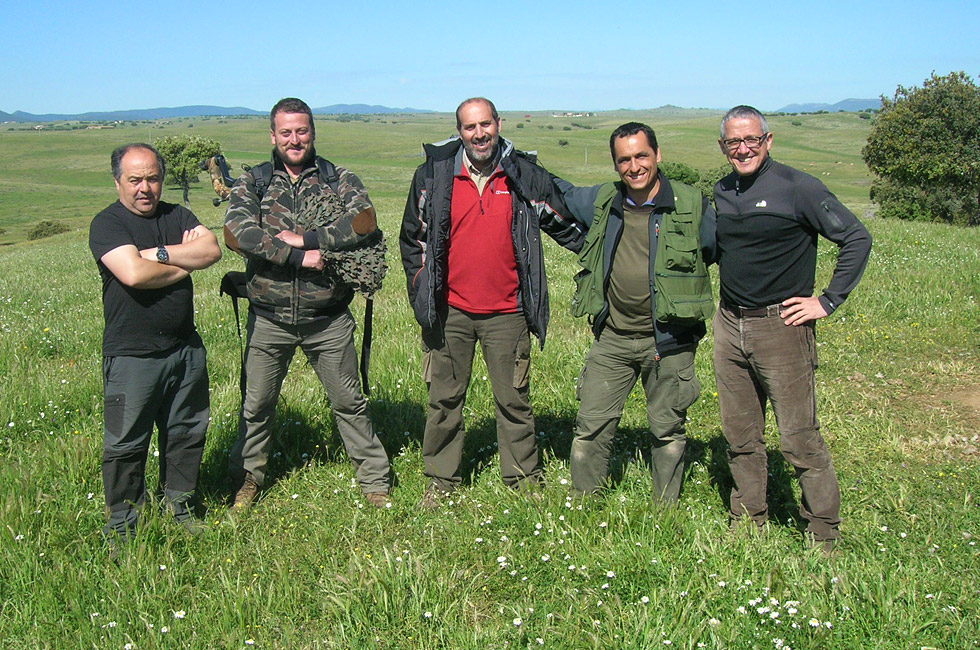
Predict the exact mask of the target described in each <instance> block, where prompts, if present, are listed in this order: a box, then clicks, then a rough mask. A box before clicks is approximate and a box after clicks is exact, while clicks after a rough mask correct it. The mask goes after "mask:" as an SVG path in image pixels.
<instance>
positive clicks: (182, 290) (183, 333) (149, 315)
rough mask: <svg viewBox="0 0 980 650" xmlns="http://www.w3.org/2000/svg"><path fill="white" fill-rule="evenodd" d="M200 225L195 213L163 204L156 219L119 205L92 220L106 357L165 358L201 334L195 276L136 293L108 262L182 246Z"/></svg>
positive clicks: (103, 347) (91, 244) (117, 202)
mask: <svg viewBox="0 0 980 650" xmlns="http://www.w3.org/2000/svg"><path fill="white" fill-rule="evenodd" d="M199 225H201V222H200V221H198V220H197V217H195V216H194V214H193V213H192V212H191V211H190V210H187V209H186V208H184V207H183V206H179V205H174V204H172V203H164V202H163V201H161V202H160V203H159V204H158V205H157V210H156V214H154V215H153V216H152V217H143V216H140V215H138V214H135V213H133V212H130V211H129V210H127V209H126V208H125V207H123V205H122V204H121V203H120V202H119V201H116V202H115V203H113V204H112V205H110V206H109V207H108V208H106V209H105V210H103V211H102V212H100V213H99V214H97V215H96V216H95V219H93V220H92V226H91V228H90V229H89V240H88V243H89V248H90V249H91V250H92V255H94V256H95V261H96V262H97V264H98V267H99V273H100V274H101V275H102V311H103V315H104V316H105V331H104V332H103V334H102V354H103V356H107V357H111V356H141V355H147V354H153V353H155V352H165V351H167V350H171V349H173V348H175V347H177V346H178V345H183V344H185V343H187V342H188V341H189V339H190V337H191V336H192V335H193V334H194V331H195V330H194V302H193V299H194V286H193V283H192V282H191V278H190V276H188V277H186V278H184V279H183V280H180V281H179V282H175V283H174V284H172V285H170V286H168V287H162V288H160V289H134V288H132V287H128V286H126V285H124V284H123V283H122V282H120V281H119V280H117V279H116V276H114V275H113V274H112V272H111V271H110V270H109V269H108V268H107V267H106V265H105V264H103V263H102V256H103V255H105V254H106V253H108V252H109V251H111V250H113V249H116V248H118V247H120V246H125V245H127V244H132V245H133V246H135V247H136V248H137V249H138V250H143V249H144V248H156V247H157V246H162V245H163V246H166V245H171V244H179V243H181V241H182V238H183V234H184V231H185V230H193V229H194V228H196V227H197V226H199Z"/></svg>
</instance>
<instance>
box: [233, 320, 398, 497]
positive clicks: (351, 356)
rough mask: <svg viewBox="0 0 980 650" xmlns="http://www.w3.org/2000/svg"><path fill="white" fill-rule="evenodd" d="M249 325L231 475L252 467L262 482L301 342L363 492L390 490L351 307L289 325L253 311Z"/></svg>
mask: <svg viewBox="0 0 980 650" xmlns="http://www.w3.org/2000/svg"><path fill="white" fill-rule="evenodd" d="M247 328H248V347H247V350H246V353H245V374H246V380H247V386H246V389H245V402H244V403H243V404H242V410H241V414H240V416H239V420H238V440H237V441H236V442H235V445H234V446H233V447H232V450H231V456H230V458H229V459H228V469H229V473H230V474H231V476H232V478H234V479H237V480H241V479H242V478H244V474H245V472H248V473H249V474H251V475H252V478H254V479H255V481H256V482H257V483H258V484H259V485H262V484H263V483H264V481H265V476H266V470H267V468H268V464H269V445H270V443H271V442H272V420H273V417H274V416H275V414H276V404H277V402H278V401H279V392H280V391H281V389H282V382H283V380H284V379H285V378H286V370H287V369H288V368H289V362H290V361H291V360H292V358H293V354H294V353H295V352H296V348H297V347H299V348H302V350H303V353H304V354H306V358H307V359H308V360H309V362H310V365H311V366H312V367H313V370H314V371H315V372H316V376H317V377H318V378H319V379H320V382H321V383H322V384H323V387H324V388H325V389H326V391H327V397H328V398H329V399H330V408H331V409H332V410H333V414H334V418H335V419H336V421H337V431H338V432H339V433H340V438H341V440H343V442H344V449H345V450H346V451H347V455H348V457H350V460H351V463H352V464H353V465H354V473H355V474H356V476H357V482H358V483H359V484H360V486H361V489H362V490H363V491H364V493H365V494H369V493H371V492H387V491H388V490H389V488H390V487H391V482H392V481H391V465H390V464H389V462H388V455H387V453H385V448H384V446H382V444H381V441H380V440H379V439H378V436H377V435H376V434H375V433H374V428H373V427H372V426H371V419H370V418H369V417H368V413H367V401H366V400H365V399H364V395H363V394H362V393H361V382H360V379H358V376H357V351H356V349H355V348H354V319H353V317H352V316H351V313H350V311H347V310H345V311H344V312H342V313H340V314H338V315H337V316H335V317H333V318H330V319H324V320H319V321H316V322H313V323H307V324H303V325H286V324H283V323H277V322H275V321H273V320H270V319H268V318H265V317H263V316H257V315H256V314H255V313H254V312H252V311H251V310H250V311H249V317H248V325H247Z"/></svg>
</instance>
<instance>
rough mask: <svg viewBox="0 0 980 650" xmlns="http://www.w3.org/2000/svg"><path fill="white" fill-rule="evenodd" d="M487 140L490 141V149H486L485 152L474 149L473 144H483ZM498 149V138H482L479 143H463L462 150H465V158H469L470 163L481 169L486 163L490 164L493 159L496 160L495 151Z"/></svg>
mask: <svg viewBox="0 0 980 650" xmlns="http://www.w3.org/2000/svg"><path fill="white" fill-rule="evenodd" d="M488 140H489V141H490V143H491V144H490V148H489V149H487V150H486V151H477V150H476V149H475V148H474V145H475V144H484V143H485V142H487V141H488ZM499 148H500V140H499V138H497V137H494V136H490V137H487V138H484V139H483V140H481V141H480V142H479V143H475V142H464V143H463V149H465V150H466V157H467V158H469V159H470V162H471V163H473V164H474V165H476V166H477V167H482V166H484V165H486V164H487V163H489V162H491V161H492V160H493V159H494V158H496V157H497V149H499Z"/></svg>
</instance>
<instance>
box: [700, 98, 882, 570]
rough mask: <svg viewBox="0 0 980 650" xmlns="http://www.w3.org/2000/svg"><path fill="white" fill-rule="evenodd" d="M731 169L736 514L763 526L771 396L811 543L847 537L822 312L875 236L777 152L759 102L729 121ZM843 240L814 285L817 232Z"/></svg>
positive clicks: (720, 236)
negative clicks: (823, 370) (821, 399)
mask: <svg viewBox="0 0 980 650" xmlns="http://www.w3.org/2000/svg"><path fill="white" fill-rule="evenodd" d="M718 144H719V146H720V147H721V150H722V153H724V154H725V156H726V157H727V158H728V162H729V163H730V164H731V166H732V170H733V172H732V173H731V174H729V175H728V176H726V177H724V178H723V179H721V180H720V181H719V182H718V183H717V184H716V185H715V188H714V196H715V206H716V209H717V245H718V254H719V259H718V265H719V276H720V278H721V302H720V308H719V309H718V311H717V312H716V313H715V317H714V339H715V342H714V345H715V348H714V365H715V380H716V382H717V385H718V402H719V407H720V409H721V421H722V431H723V432H724V434H725V438H726V439H727V440H728V444H729V452H728V461H729V466H730V468H731V472H732V479H733V481H734V486H733V487H732V493H731V518H732V521H733V522H735V521H737V520H739V519H741V518H743V517H747V518H750V519H751V520H752V521H754V522H755V523H756V524H757V525H758V526H760V527H761V526H763V525H764V524H765V522H766V519H767V516H768V508H767V505H766V477H767V457H766V443H765V438H764V430H765V408H766V400H768V401H769V402H770V403H771V404H772V408H773V413H774V415H775V416H776V423H777V425H778V428H779V437H780V443H779V446H780V451H781V452H782V454H783V456H784V457H785V458H786V460H787V461H788V462H789V463H790V464H792V465H793V467H794V468H795V469H796V476H797V478H798V479H799V481H800V488H801V490H802V493H803V496H802V499H801V504H800V514H801V515H802V516H803V517H804V518H805V519H806V520H807V521H808V522H809V525H808V527H807V539H808V541H809V543H811V544H813V545H815V546H819V547H820V548H822V549H823V550H824V551H828V552H829V551H830V550H832V549H833V547H834V546H835V545H836V542H837V540H838V538H839V536H840V533H839V530H838V528H839V525H840V489H839V487H838V483H837V474H836V473H835V471H834V464H833V462H832V461H831V458H830V452H829V451H828V449H827V445H826V444H825V443H824V440H823V437H822V436H821V435H820V425H819V423H818V421H817V415H816V398H815V393H814V383H815V382H814V370H815V369H816V367H817V350H816V341H815V325H816V321H817V320H818V319H820V318H824V317H826V316H828V315H830V314H832V313H833V312H834V310H836V309H837V308H838V307H839V306H840V305H841V303H842V302H844V300H845V299H846V298H847V296H848V294H849V293H850V292H851V291H852V290H853V289H854V288H855V287H856V286H857V284H858V281H859V280H860V279H861V275H862V273H863V272H864V267H865V265H866V264H867V261H868V255H869V253H870V251H871V235H869V234H868V231H867V230H866V229H865V228H864V226H863V225H861V223H860V222H859V221H858V220H857V218H856V217H855V216H854V214H853V213H852V212H851V211H850V210H848V209H847V208H846V207H844V205H843V204H841V202H840V201H839V200H837V197H835V196H834V195H833V194H831V193H830V191H829V190H828V189H827V188H826V187H825V186H824V184H823V183H821V182H820V181H819V180H817V179H816V178H814V177H812V176H810V175H809V174H805V173H803V172H800V171H798V170H796V169H793V168H791V167H788V166H786V165H783V164H780V163H778V162H776V161H774V160H773V159H772V158H770V157H769V149H770V147H771V146H772V133H770V132H769V125H768V124H767V122H766V119H765V117H763V115H762V114H761V113H760V112H759V111H758V110H756V109H755V108H752V107H751V106H736V107H735V108H733V109H731V110H730V111H728V112H727V113H726V114H725V116H724V117H723V118H722V121H721V138H720V139H719V141H718ZM818 235H820V236H822V237H824V238H826V239H829V240H830V241H832V242H833V243H834V244H836V245H837V246H838V248H839V251H838V255H837V265H836V267H835V269H834V273H833V276H832V277H831V280H830V283H829V285H828V286H827V288H826V289H824V290H823V292H822V293H820V294H819V295H813V289H814V273H815V272H816V259H817V236H818Z"/></svg>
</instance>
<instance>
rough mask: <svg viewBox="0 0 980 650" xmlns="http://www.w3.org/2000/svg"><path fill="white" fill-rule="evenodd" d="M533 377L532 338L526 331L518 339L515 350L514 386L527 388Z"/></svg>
mask: <svg viewBox="0 0 980 650" xmlns="http://www.w3.org/2000/svg"><path fill="white" fill-rule="evenodd" d="M530 379H531V339H530V337H529V336H528V335H527V334H526V333H525V334H524V335H523V336H521V337H518V339H517V350H515V352H514V388H517V389H521V390H523V389H525V388H527V385H528V382H529V381H530Z"/></svg>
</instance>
